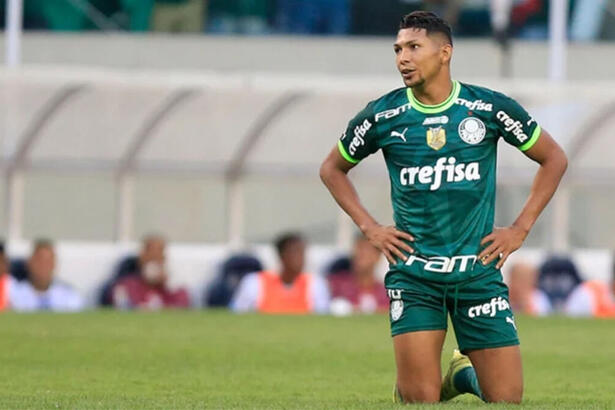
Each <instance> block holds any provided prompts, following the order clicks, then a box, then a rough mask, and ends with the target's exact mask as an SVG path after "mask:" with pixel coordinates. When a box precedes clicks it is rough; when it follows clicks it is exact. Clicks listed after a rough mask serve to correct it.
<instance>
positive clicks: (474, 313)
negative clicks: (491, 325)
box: [468, 296, 510, 319]
mask: <svg viewBox="0 0 615 410" xmlns="http://www.w3.org/2000/svg"><path fill="white" fill-rule="evenodd" d="M509 309H510V305H509V304H508V301H507V300H506V299H504V298H503V297H501V296H498V297H497V298H491V300H490V301H489V302H487V303H483V304H481V305H476V306H472V307H471V308H469V309H468V316H469V317H470V318H471V319H474V318H475V317H478V316H489V317H494V316H495V315H496V313H497V312H502V311H504V310H509Z"/></svg>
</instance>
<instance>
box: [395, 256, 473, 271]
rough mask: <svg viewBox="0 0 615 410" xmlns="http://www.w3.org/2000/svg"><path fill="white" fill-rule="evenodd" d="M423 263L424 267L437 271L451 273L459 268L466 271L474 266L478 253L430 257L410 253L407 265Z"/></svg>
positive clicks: (427, 269)
mask: <svg viewBox="0 0 615 410" xmlns="http://www.w3.org/2000/svg"><path fill="white" fill-rule="evenodd" d="M415 262H416V263H422V264H423V269H425V270H426V271H429V272H435V273H451V272H452V271H453V270H455V269H458V270H459V272H465V271H466V270H468V269H472V268H473V267H474V263H475V262H476V255H457V256H453V257H451V258H449V257H447V256H432V257H430V258H421V257H419V256H416V255H410V257H409V258H408V260H407V261H406V263H405V265H406V266H412V265H413V264H414V263H415Z"/></svg>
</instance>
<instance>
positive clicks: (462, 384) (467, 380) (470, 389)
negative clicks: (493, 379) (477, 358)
mask: <svg viewBox="0 0 615 410" xmlns="http://www.w3.org/2000/svg"><path fill="white" fill-rule="evenodd" d="M453 384H454V385H455V388H456V389H457V390H458V391H460V392H461V393H470V394H473V395H475V396H478V398H480V399H481V400H485V399H484V398H483V393H481V391H480V386H479V385H478V379H477V378H476V371H474V368H473V367H466V368H465V369H462V370H460V371H458V372H457V374H455V377H454V378H453Z"/></svg>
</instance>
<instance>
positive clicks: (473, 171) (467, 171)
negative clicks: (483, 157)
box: [399, 157, 480, 191]
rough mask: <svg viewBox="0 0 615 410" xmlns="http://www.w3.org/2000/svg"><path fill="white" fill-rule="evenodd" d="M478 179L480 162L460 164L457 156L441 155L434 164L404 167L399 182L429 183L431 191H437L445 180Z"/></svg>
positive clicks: (405, 184)
mask: <svg viewBox="0 0 615 410" xmlns="http://www.w3.org/2000/svg"><path fill="white" fill-rule="evenodd" d="M478 180H480V166H479V163H478V162H469V163H467V164H464V163H459V164H458V163H457V159H456V158H455V157H450V158H446V157H440V158H438V160H437V161H436V164H435V165H434V166H431V165H425V166H423V167H408V168H402V169H401V170H400V171H399V182H400V183H401V185H403V186H407V185H415V184H417V183H419V184H429V190H430V191H437V190H438V189H439V188H440V187H441V186H442V183H443V182H447V183H451V182H462V181H478Z"/></svg>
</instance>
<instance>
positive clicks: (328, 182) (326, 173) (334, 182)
mask: <svg viewBox="0 0 615 410" xmlns="http://www.w3.org/2000/svg"><path fill="white" fill-rule="evenodd" d="M320 178H321V179H322V182H323V183H324V184H325V186H326V187H327V189H329V192H331V195H332V196H333V198H334V199H335V201H336V202H337V203H338V205H339V206H340V207H341V208H342V209H343V210H344V212H346V214H348V216H350V218H352V220H353V221H354V223H355V224H356V225H357V226H358V227H359V229H360V230H361V232H365V230H366V229H367V228H368V227H370V226H372V225H375V224H377V223H378V222H376V220H375V219H374V218H373V217H372V216H371V215H370V214H369V212H367V210H366V209H365V208H364V207H363V205H361V201H360V199H359V195H358V194H357V191H356V190H355V188H354V186H353V185H352V182H351V181H350V179H349V178H348V175H346V173H345V172H343V171H341V170H339V169H337V168H334V167H327V166H323V168H321V171H320Z"/></svg>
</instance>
